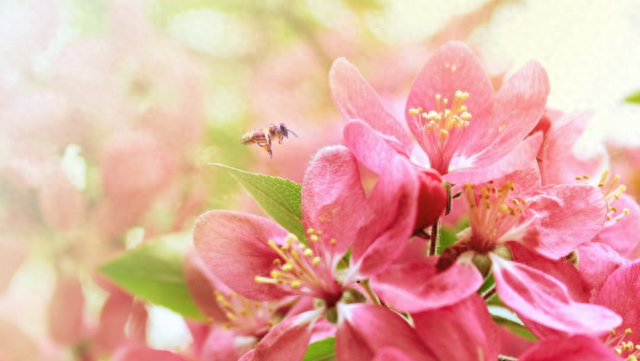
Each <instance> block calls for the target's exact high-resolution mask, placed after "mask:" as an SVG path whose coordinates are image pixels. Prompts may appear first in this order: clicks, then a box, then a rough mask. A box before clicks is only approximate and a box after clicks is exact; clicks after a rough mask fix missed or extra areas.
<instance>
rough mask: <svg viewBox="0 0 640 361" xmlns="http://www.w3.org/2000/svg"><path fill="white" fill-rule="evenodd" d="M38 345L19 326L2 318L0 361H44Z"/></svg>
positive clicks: (0, 327) (0, 325) (0, 319)
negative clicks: (0, 360)
mask: <svg viewBox="0 0 640 361" xmlns="http://www.w3.org/2000/svg"><path fill="white" fill-rule="evenodd" d="M39 353H40V352H39V350H38V347H37V345H36V343H35V342H34V341H33V340H32V339H30V338H29V337H28V336H27V335H26V334H25V333H24V331H22V330H21V329H20V327H18V326H17V325H15V324H13V323H11V322H9V321H7V320H5V319H2V318H0V359H2V360H3V361H5V360H6V361H37V360H42V359H43V358H42V355H40V354H39Z"/></svg>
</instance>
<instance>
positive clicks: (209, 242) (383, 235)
mask: <svg viewBox="0 0 640 361" xmlns="http://www.w3.org/2000/svg"><path fill="white" fill-rule="evenodd" d="M410 174H411V173H410V170H409V165H408V164H407V163H406V162H405V161H402V160H401V159H395V160H394V161H392V162H391V163H390V164H389V165H388V169H387V172H385V174H383V175H381V176H380V177H379V179H378V181H377V183H376V185H375V186H374V188H373V190H372V191H371V192H370V194H369V195H368V197H367V196H366V195H365V192H364V189H363V188H362V185H361V184H360V177H359V172H358V166H357V163H356V160H355V159H354V158H353V156H352V155H351V153H350V152H349V151H348V149H346V148H344V147H339V146H338V147H329V148H323V149H322V150H321V151H320V152H319V153H318V154H317V155H316V157H315V158H314V160H313V161H312V162H311V164H310V166H309V168H308V170H307V172H306V174H305V178H304V181H303V184H302V223H303V225H304V227H305V229H307V230H308V231H307V234H308V239H309V246H308V247H307V246H305V245H303V244H302V243H301V242H299V240H297V239H296V238H295V236H293V235H291V234H289V233H288V232H287V231H286V230H284V229H283V228H282V227H280V226H279V225H278V224H276V223H275V222H273V221H271V220H269V219H266V218H262V217H258V216H253V215H249V214H243V213H237V212H229V211H211V212H208V213H205V214H203V215H202V216H200V218H199V219H198V220H197V221H196V227H195V231H194V242H195V246H196V251H197V252H198V254H199V255H200V257H201V258H202V259H203V260H204V262H205V264H206V265H207V267H208V268H209V269H210V270H211V271H212V272H213V274H214V275H215V276H216V277H218V278H219V279H220V280H221V281H222V282H224V283H225V284H226V285H227V286H228V287H229V288H231V289H232V290H234V291H235V292H237V293H239V294H241V295H243V296H245V297H247V298H249V299H253V300H259V301H268V300H278V299H281V298H282V297H285V296H288V295H301V296H311V297H314V298H317V299H319V300H321V301H322V303H323V304H324V307H320V308H319V309H317V310H314V311H308V312H305V313H302V314H299V315H297V316H294V317H290V318H288V319H287V320H285V321H284V322H282V323H280V324H278V325H277V326H276V327H274V328H273V329H271V331H270V332H269V333H268V334H267V336H265V338H263V339H262V341H261V342H260V343H259V344H258V346H257V347H256V349H255V350H254V351H252V352H250V353H249V354H247V355H245V356H244V357H243V360H245V359H246V360H249V359H252V360H262V359H281V360H285V359H287V360H288V359H291V360H297V359H299V358H300V357H301V356H302V354H303V353H304V350H305V349H306V346H307V344H308V340H309V338H310V337H311V333H312V329H313V325H314V323H315V322H316V320H318V319H319V318H320V317H321V316H322V315H323V314H324V313H325V312H327V311H330V310H332V309H333V310H335V308H334V307H335V306H336V305H338V304H340V303H344V302H353V301H354V300H360V301H362V299H364V296H362V293H363V292H361V291H362V289H361V288H360V287H359V286H358V285H357V284H355V283H354V281H356V280H359V279H363V278H366V277H370V276H371V275H375V274H377V273H379V272H381V271H383V270H384V269H386V268H387V267H388V266H389V265H390V264H392V263H393V262H394V261H395V260H396V259H397V258H398V257H400V255H401V254H402V252H403V250H404V248H405V247H406V244H407V243H408V242H407V240H408V239H409V238H410V237H411V235H412V233H413V229H414V228H413V227H414V223H415V216H416V213H417V205H416V200H417V193H418V191H419V189H418V184H417V180H415V179H414V178H411V177H410ZM407 179H408V180H409V181H407ZM412 179H413V181H411V180H412ZM349 248H351V253H350V262H349V268H348V269H343V270H340V269H339V268H338V264H339V262H341V260H342V259H343V257H344V255H345V254H346V253H347V251H348V250H349ZM338 312H340V307H338ZM338 332H340V331H339V330H338ZM283 340H287V341H286V343H285V342H284V341H283ZM274 345H287V347H286V348H282V347H284V346H280V347H281V348H280V349H278V351H277V352H281V351H283V350H284V351H286V352H284V351H283V352H284V353H283V355H284V356H282V357H283V358H278V357H275V356H273V352H276V351H275V349H274V348H275V347H276V346H274ZM268 355H271V356H269V357H271V358H268ZM278 355H280V353H278ZM274 357H275V358H274ZM296 357H297V358H296Z"/></svg>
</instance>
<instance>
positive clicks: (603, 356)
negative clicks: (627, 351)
mask: <svg viewBox="0 0 640 361" xmlns="http://www.w3.org/2000/svg"><path fill="white" fill-rule="evenodd" d="M558 360H562V361H620V360H621V358H620V357H619V356H618V355H616V354H615V353H614V352H613V351H612V350H609V349H608V348H606V347H604V346H603V345H602V344H601V343H600V341H598V340H597V339H594V338H591V337H586V336H580V335H578V336H573V337H571V338H558V337H556V338H551V339H547V340H543V341H541V342H539V343H537V344H535V345H533V347H531V348H530V349H529V350H528V351H527V352H525V353H524V354H522V355H521V356H520V357H518V361H558Z"/></svg>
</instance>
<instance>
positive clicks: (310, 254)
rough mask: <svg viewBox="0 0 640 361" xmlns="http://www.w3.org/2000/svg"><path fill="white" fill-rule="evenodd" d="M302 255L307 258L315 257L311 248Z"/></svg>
mask: <svg viewBox="0 0 640 361" xmlns="http://www.w3.org/2000/svg"><path fill="white" fill-rule="evenodd" d="M302 254H304V256H305V257H311V256H313V251H312V250H311V248H307V249H305V250H304V252H303V253H302Z"/></svg>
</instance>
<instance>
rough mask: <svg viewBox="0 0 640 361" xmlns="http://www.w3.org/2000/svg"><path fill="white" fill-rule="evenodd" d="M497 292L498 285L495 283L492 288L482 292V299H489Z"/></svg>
mask: <svg viewBox="0 0 640 361" xmlns="http://www.w3.org/2000/svg"><path fill="white" fill-rule="evenodd" d="M495 294H496V285H493V286H491V288H489V289H488V290H487V292H485V293H483V294H482V299H484V300H485V301H488V300H489V299H490V298H491V297H493V295H495Z"/></svg>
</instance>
